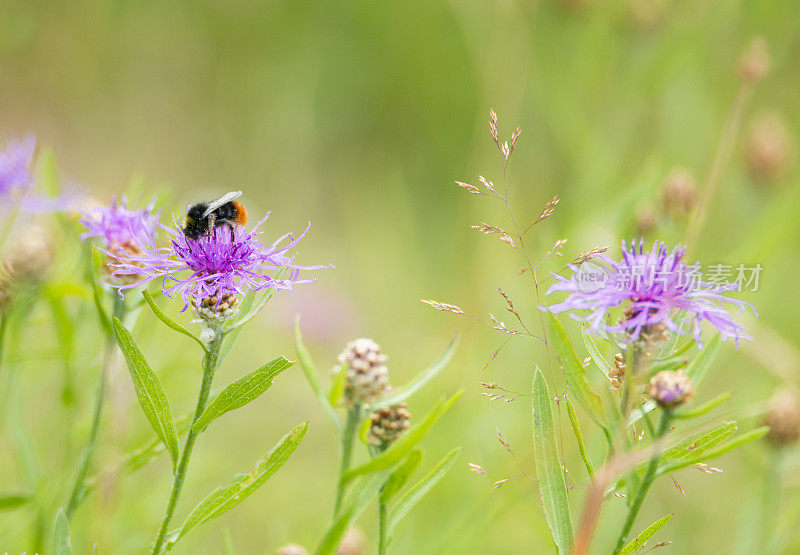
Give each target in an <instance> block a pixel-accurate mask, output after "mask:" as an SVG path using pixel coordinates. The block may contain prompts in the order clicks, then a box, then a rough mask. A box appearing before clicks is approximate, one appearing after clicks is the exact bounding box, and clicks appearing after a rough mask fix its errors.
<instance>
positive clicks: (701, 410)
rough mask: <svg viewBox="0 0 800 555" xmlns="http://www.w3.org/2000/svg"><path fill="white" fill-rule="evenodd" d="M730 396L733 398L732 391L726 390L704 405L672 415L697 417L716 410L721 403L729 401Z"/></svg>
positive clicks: (674, 416)
mask: <svg viewBox="0 0 800 555" xmlns="http://www.w3.org/2000/svg"><path fill="white" fill-rule="evenodd" d="M730 398H731V392H730V391H726V392H725V393H723V394H721V395H717V396H716V397H714V398H713V399H711V400H710V401H709V402H707V403H706V404H704V405H701V406H699V407H697V408H696V409H693V410H684V411H678V412H674V413H672V417H673V418H696V417H698V416H703V415H704V414H706V413H707V412H710V411H712V410H714V409H715V408H717V407H718V406H719V405H721V404H722V403H724V402H725V401H727V400H728V399H730Z"/></svg>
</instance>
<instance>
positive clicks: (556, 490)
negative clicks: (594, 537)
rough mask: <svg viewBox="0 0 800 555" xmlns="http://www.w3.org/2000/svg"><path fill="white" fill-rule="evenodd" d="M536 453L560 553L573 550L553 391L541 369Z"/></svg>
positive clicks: (537, 390)
mask: <svg viewBox="0 0 800 555" xmlns="http://www.w3.org/2000/svg"><path fill="white" fill-rule="evenodd" d="M532 391H533V450H534V454H535V455H536V475H537V477H538V479H539V489H540V490H541V493H542V504H543V505H544V514H545V517H546V519H547V523H548V525H549V526H550V532H551V534H552V535H553V540H554V541H555V543H556V546H558V552H559V553H570V552H571V551H572V542H573V539H572V521H571V520H570V514H569V499H568V498H567V486H566V484H565V482H564V472H563V471H562V470H561V463H560V462H559V460H558V448H557V446H556V435H555V427H554V425H553V409H552V407H551V406H550V403H551V397H550V391H549V390H548V388H547V382H546V381H545V379H544V375H543V374H542V371H541V370H539V368H538V367H537V368H536V373H535V374H534V377H533V390H532Z"/></svg>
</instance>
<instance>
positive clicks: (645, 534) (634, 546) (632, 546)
mask: <svg viewBox="0 0 800 555" xmlns="http://www.w3.org/2000/svg"><path fill="white" fill-rule="evenodd" d="M673 516H674V515H671V514H669V515H664V516H662V517H661V518H659V519H658V520H656V521H655V522H654V523H653V524H651V525H650V526H648V527H647V528H645V529H644V530H642V531H641V532H639V533H638V534H636V537H635V538H634V539H633V541H632V542H630V543H629V544H628V545H626V546H625V547H623V548H622V551H620V552H619V555H630V554H631V553H635V552H636V551H638V550H640V549H641V548H642V547H644V544H645V543H646V542H647V540H649V539H650V538H651V537H653V534H655V533H656V532H658V531H659V530H661V529H662V528H663V527H664V525H665V524H666V523H667V522H669V520H670V519H671V518H672V517H673Z"/></svg>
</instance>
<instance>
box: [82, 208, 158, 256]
mask: <svg viewBox="0 0 800 555" xmlns="http://www.w3.org/2000/svg"><path fill="white" fill-rule="evenodd" d="M154 207H155V205H154V203H151V204H149V205H148V206H147V207H145V208H142V209H139V210H136V209H130V208H128V201H127V199H126V198H125V197H124V196H123V197H122V198H121V199H120V200H117V199H116V198H114V200H112V201H111V204H110V205H109V206H96V207H94V208H91V209H84V210H82V211H81V214H82V216H81V219H80V222H81V224H83V226H84V227H85V228H86V231H85V232H84V233H82V234H81V241H86V240H87V239H91V238H95V237H96V238H99V239H100V241H101V242H102V243H103V246H105V247H106V248H109V249H112V250H114V249H115V247H120V246H124V245H134V246H137V247H139V248H141V247H142V246H145V245H149V244H151V243H152V242H153V239H154V238H155V237H156V235H157V231H158V228H159V227H160V224H159V223H158V217H159V214H160V211H156V210H154Z"/></svg>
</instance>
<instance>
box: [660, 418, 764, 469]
mask: <svg viewBox="0 0 800 555" xmlns="http://www.w3.org/2000/svg"><path fill="white" fill-rule="evenodd" d="M767 432H769V426H762V427H760V428H756V429H755V430H751V431H749V432H747V433H744V434H740V435H738V436H736V437H735V438H733V439H732V440H730V441H726V442H725V443H723V444H722V445H720V446H719V447H716V448H714V449H705V450H703V451H702V452H701V453H697V454H693V455H692V456H690V457H686V458H684V459H682V460H677V461H674V462H671V463H669V464H666V465H664V466H663V467H662V466H659V468H658V475H659V476H661V475H662V474H666V473H668V472H674V471H675V470H679V469H681V468H686V467H687V466H691V465H693V464H697V463H701V462H705V461H710V460H711V459H715V458H717V457H720V456H722V455H724V454H725V453H727V452H729V451H732V450H734V449H736V448H737V447H740V446H742V445H744V444H745V443H750V442H751V441H755V440H757V439H761V438H762V437H764V436H765V435H767Z"/></svg>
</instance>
